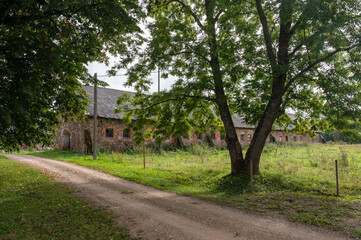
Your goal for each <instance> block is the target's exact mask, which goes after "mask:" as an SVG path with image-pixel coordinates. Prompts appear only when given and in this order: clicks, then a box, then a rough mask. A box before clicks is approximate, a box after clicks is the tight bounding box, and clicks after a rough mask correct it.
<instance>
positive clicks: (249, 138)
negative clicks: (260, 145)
mask: <svg viewBox="0 0 361 240" xmlns="http://www.w3.org/2000/svg"><path fill="white" fill-rule="evenodd" d="M247 140H248V142H251V140H252V137H251V134H248V135H247Z"/></svg>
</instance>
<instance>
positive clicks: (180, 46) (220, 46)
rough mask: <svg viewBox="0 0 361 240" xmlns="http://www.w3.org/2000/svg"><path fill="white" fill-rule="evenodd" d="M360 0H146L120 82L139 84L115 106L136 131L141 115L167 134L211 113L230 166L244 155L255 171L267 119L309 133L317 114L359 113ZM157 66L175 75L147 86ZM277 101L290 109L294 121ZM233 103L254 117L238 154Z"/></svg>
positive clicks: (201, 122)
mask: <svg viewBox="0 0 361 240" xmlns="http://www.w3.org/2000/svg"><path fill="white" fill-rule="evenodd" d="M360 6H361V4H360V1H359V0H357V1H354V0H345V1H337V0H329V1H326V0H316V1H315V0H312V1H311V0H305V1H296V0H265V1H262V0H252V1H231V0H204V1H189V0H161V1H149V2H148V10H149V17H151V18H152V19H153V20H152V21H150V23H149V24H148V29H149V31H150V33H151V37H150V38H149V41H148V42H147V43H148V46H147V47H146V48H145V50H144V51H143V52H142V55H141V57H140V59H138V60H137V61H138V62H137V64H133V65H132V66H131V67H130V69H129V80H128V82H127V84H128V85H133V86H135V88H136V89H137V91H138V93H137V95H135V97H134V98H133V99H130V98H129V97H125V96H124V97H122V98H121V99H120V101H119V102H120V103H121V102H125V101H132V106H133V107H132V108H126V107H125V108H122V109H121V110H125V111H126V112H127V117H126V119H128V120H130V117H131V116H135V117H133V118H134V119H135V121H134V122H133V123H132V124H133V126H134V128H136V129H137V130H138V132H139V135H138V137H139V138H142V131H141V130H142V129H144V128H145V127H146V126H147V125H154V126H155V129H156V132H157V133H158V134H159V135H161V136H163V137H164V138H166V137H169V136H172V135H173V136H174V135H181V134H183V133H184V132H190V131H191V129H192V128H195V129H196V132H202V131H207V127H209V126H212V125H214V124H215V123H216V124H215V125H216V127H220V128H222V127H224V130H225V133H226V138H225V140H226V142H227V147H228V149H229V152H230V158H231V173H232V174H238V173H248V172H249V170H250V165H249V164H250V162H252V163H253V170H254V172H255V173H257V172H259V161H260V156H261V153H262V150H263V147H264V145H265V142H266V140H267V137H268V136H269V134H270V132H271V130H272V127H273V126H274V125H275V123H277V124H278V125H281V126H282V125H284V124H285V125H287V124H290V123H293V125H294V127H295V129H298V130H303V131H308V132H310V133H312V132H314V131H315V130H317V129H320V128H322V127H327V126H328V125H327V123H326V121H325V120H323V121H319V120H320V119H329V120H330V121H331V122H330V123H331V124H337V122H336V121H335V119H336V118H337V115H341V116H343V118H344V120H348V119H360V118H361V111H360V106H361V81H360V57H361V55H360V39H361V34H360V33H361V31H360V30H361V29H360V26H361V18H360V16H359V14H360V12H361V9H360ZM128 62H129V59H128ZM128 62H126V63H128ZM125 65H126V64H125V63H122V64H120V65H119V66H125ZM156 67H160V68H161V69H164V70H167V71H168V73H169V74H171V75H173V76H176V77H178V80H177V81H176V83H175V84H174V85H173V87H172V89H171V90H169V91H163V92H161V93H154V94H152V95H147V94H145V91H147V90H148V89H149V85H150V83H151V81H150V80H148V78H147V77H148V76H149V74H150V72H151V71H153V70H154V69H156ZM286 109H290V110H292V111H294V112H296V120H295V121H292V120H291V118H290V117H288V116H287V114H286V113H285V110H286ZM233 113H238V114H240V115H242V116H244V120H245V121H246V122H247V123H249V124H255V125H256V130H255V133H254V136H253V139H252V142H251V144H250V146H249V148H248V150H247V153H246V155H245V156H243V154H242V147H241V144H240V142H239V139H238V137H237V134H236V130H235V127H234V123H233V120H232V114H233ZM338 119H341V118H338ZM219 120H221V121H219ZM129 122H130V121H129ZM217 123H218V124H217ZM222 125H223V126H222ZM339 125H341V124H339Z"/></svg>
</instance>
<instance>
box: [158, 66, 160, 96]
mask: <svg viewBox="0 0 361 240" xmlns="http://www.w3.org/2000/svg"><path fill="white" fill-rule="evenodd" d="M158 92H160V70H159V67H158Z"/></svg>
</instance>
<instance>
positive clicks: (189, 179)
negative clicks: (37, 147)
mask: <svg viewBox="0 0 361 240" xmlns="http://www.w3.org/2000/svg"><path fill="white" fill-rule="evenodd" d="M141 151H142V150H141V148H135V149H134V151H133V153H127V154H122V153H113V154H100V155H99V157H98V159H97V160H96V161H94V160H93V159H92V157H91V156H84V155H81V154H78V153H74V152H70V151H45V152H37V153H34V154H35V155H38V156H43V157H49V158H53V159H59V160H63V161H68V162H74V163H77V164H79V165H84V166H88V167H91V168H95V169H98V170H101V171H104V172H109V173H111V174H113V175H116V176H120V177H123V178H127V179H130V180H133V181H136V182H139V183H143V184H146V185H150V186H154V187H156V188H159V189H164V190H167V191H171V192H176V193H181V194H185V195H191V196H197V197H202V198H205V199H208V200H212V201H215V202H217V203H220V204H227V205H231V206H234V207H237V208H241V209H243V210H247V211H252V212H257V213H259V214H266V215H267V214H271V215H279V216H281V217H285V218H287V219H289V220H292V221H300V222H305V223H308V224H312V225H317V226H322V227H327V228H331V229H334V230H339V231H343V232H345V233H347V234H349V235H350V236H353V237H361V204H360V199H361V197H360V196H361V146H360V145H336V144H335V145H331V144H305V143H300V144H283V145H276V144H269V145H267V146H266V148H265V150H264V153H263V154H262V160H261V171H262V173H261V174H259V175H256V176H255V178H254V189H255V193H254V194H251V193H250V191H249V179H248V177H246V176H245V177H232V176H227V175H228V174H229V172H230V160H229V154H228V151H225V150H223V151H221V150H215V149H211V148H208V147H204V146H202V145H195V146H193V147H190V148H189V149H188V151H177V152H162V154H161V155H159V154H157V153H153V152H152V151H151V150H150V149H147V153H146V168H145V169H143V157H142V154H141ZM335 160H338V162H339V178H340V179H339V181H340V194H341V196H340V197H335V196H334V195H335V193H336V187H335V166H334V165H335Z"/></svg>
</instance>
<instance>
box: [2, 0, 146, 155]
mask: <svg viewBox="0 0 361 240" xmlns="http://www.w3.org/2000/svg"><path fill="white" fill-rule="evenodd" d="M139 16H140V14H139V9H138V7H137V5H136V2H134V1H118V0H63V1H58V0H27V1H23V0H15V1H14V0H2V1H1V3H0V150H6V151H12V150H16V149H18V146H19V145H20V144H26V145H28V146H33V145H35V144H50V143H51V140H52V138H53V134H54V129H55V126H56V125H57V124H58V123H59V119H60V118H63V119H67V118H68V117H75V116H77V115H81V113H84V110H85V109H86V105H87V101H86V97H85V92H84V91H83V90H82V88H81V84H80V82H79V80H83V81H87V80H89V79H90V76H89V75H88V73H87V69H86V64H87V63H89V62H91V61H95V60H98V61H106V60H107V57H106V54H105V52H106V51H110V52H112V53H114V52H115V51H116V52H117V53H118V54H123V53H124V51H123V50H124V49H125V47H124V46H125V45H126V44H127V43H129V44H131V43H132V42H133V41H132V40H131V39H130V38H129V36H128V35H127V33H131V32H135V31H138V27H137V25H136V24H137V21H138V17H139Z"/></svg>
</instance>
